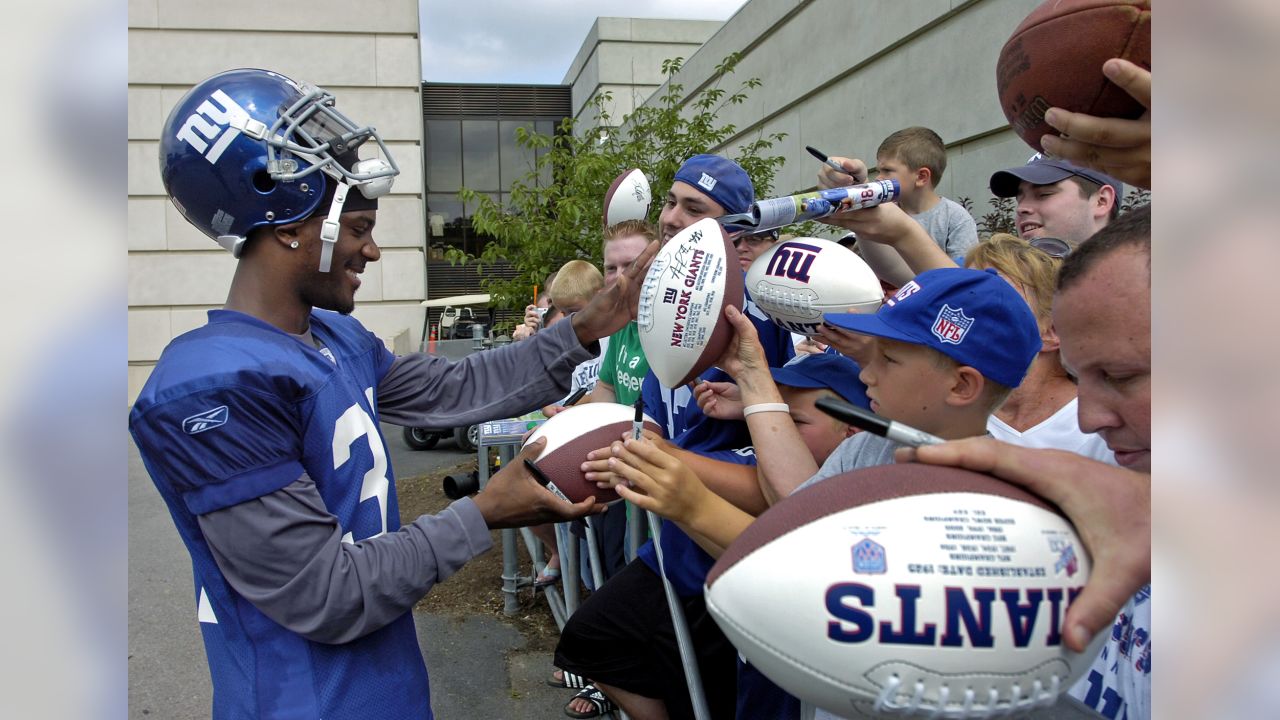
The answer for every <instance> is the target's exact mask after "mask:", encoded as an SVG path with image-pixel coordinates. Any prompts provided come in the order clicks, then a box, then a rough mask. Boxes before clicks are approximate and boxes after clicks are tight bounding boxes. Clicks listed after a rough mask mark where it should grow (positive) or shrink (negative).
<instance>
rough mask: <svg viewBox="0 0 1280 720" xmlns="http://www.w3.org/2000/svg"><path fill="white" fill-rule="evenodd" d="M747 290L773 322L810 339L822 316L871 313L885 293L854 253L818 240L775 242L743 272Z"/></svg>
mask: <svg viewBox="0 0 1280 720" xmlns="http://www.w3.org/2000/svg"><path fill="white" fill-rule="evenodd" d="M747 292H749V293H751V299H752V300H754V301H755V303H756V305H757V306H758V307H759V308H760V309H761V310H763V311H764V313H765V314H766V315H768V316H769V319H770V320H772V321H773V322H774V323H776V324H778V325H781V326H782V327H784V328H786V329H787V330H790V331H791V332H794V333H800V334H802V335H809V336H813V335H816V334H817V333H818V327H819V326H821V325H822V315H823V313H840V312H861V313H873V312H875V311H876V310H878V309H879V308H880V303H881V301H883V299H884V290H883V289H882V288H881V287H880V280H879V278H877V277H876V274H875V273H874V272H873V271H872V270H871V268H870V267H869V266H868V265H867V263H866V262H865V261H864V260H863V259H862V258H860V257H858V255H857V253H855V252H853V251H852V250H850V249H848V248H846V247H844V246H843V245H841V244H840V243H837V242H835V241H832V240H824V239H822V238H811V237H799V238H793V239H791V240H786V241H784V242H780V243H777V244H775V245H774V246H773V247H771V248H769V249H768V250H766V251H765V252H764V254H762V255H761V256H760V257H758V258H756V260H755V262H753V263H751V267H750V268H749V269H748V270H747Z"/></svg>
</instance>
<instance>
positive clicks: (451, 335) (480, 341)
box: [404, 293, 492, 452]
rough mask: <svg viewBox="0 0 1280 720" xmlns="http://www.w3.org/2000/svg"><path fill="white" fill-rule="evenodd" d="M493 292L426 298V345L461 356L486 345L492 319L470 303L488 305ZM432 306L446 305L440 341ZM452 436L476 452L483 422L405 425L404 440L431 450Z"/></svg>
mask: <svg viewBox="0 0 1280 720" xmlns="http://www.w3.org/2000/svg"><path fill="white" fill-rule="evenodd" d="M488 303H489V294H488V293H481V294H475V295H452V296H450V297H444V298H437V299H435V300H424V301H422V306H423V307H424V308H428V312H427V313H426V314H425V315H424V316H423V320H422V322H423V325H422V337H423V345H424V347H423V348H422V349H423V350H424V351H425V352H430V353H431V354H433V355H439V356H441V357H447V358H449V359H450V360H460V359H462V358H464V357H466V356H467V355H470V354H471V353H473V352H477V351H480V350H483V349H484V348H485V346H486V345H485V340H486V338H487V337H488V332H489V327H490V325H491V324H492V323H491V322H486V321H485V320H483V319H481V318H479V317H478V316H477V315H476V313H475V311H474V310H473V309H472V308H470V307H467V306H469V305H488ZM430 308H443V310H442V311H441V313H440V326H439V332H438V336H439V342H436V341H428V338H430V333H429V332H428V330H429V323H430V320H429V318H430ZM428 342H430V344H428ZM445 437H451V438H453V442H454V444H455V445H457V446H458V449H459V450H462V451H463V452H475V449H476V443H477V442H478V441H479V439H480V429H479V425H468V426H466V427H457V428H430V427H407V428H405V429H404V443H405V445H408V446H409V447H410V449H413V450H430V449H432V448H434V447H435V446H436V444H437V443H439V442H440V439H441V438H445Z"/></svg>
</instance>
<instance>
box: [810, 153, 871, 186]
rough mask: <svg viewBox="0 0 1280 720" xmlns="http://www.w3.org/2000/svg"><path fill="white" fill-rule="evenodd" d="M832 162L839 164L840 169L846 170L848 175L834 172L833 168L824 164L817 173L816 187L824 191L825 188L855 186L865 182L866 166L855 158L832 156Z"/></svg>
mask: <svg viewBox="0 0 1280 720" xmlns="http://www.w3.org/2000/svg"><path fill="white" fill-rule="evenodd" d="M831 160H832V161H833V162H836V163H839V165H840V167H843V168H844V169H845V170H848V171H849V172H848V173H842V172H836V170H835V168H833V167H830V166H829V165H827V164H826V163H823V164H822V169H821V170H819V171H818V187H819V188H822V189H823V190H826V189H827V188H836V187H845V186H847V185H857V184H859V183H864V182H866V181H867V164H866V163H864V162H862V161H861V160H859V159H857V158H846V157H835V156H832V158H831Z"/></svg>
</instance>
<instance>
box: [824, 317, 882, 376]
mask: <svg viewBox="0 0 1280 720" xmlns="http://www.w3.org/2000/svg"><path fill="white" fill-rule="evenodd" d="M818 337H820V338H822V339H823V340H824V341H825V342H826V343H827V344H828V345H830V346H831V347H833V348H835V349H836V351H837V352H839V353H840V354H841V355H844V356H845V357H847V358H850V359H851V360H853V361H854V362H856V363H858V366H859V367H866V366H867V363H869V362H871V359H872V355H874V354H875V351H876V339H875V337H874V336H872V335H863V334H862V333H856V332H854V331H852V330H845V329H844V328H840V327H836V326H834V325H828V324H826V323H823V324H822V325H819V326H818Z"/></svg>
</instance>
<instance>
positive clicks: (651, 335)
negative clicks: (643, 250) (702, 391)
mask: <svg viewBox="0 0 1280 720" xmlns="http://www.w3.org/2000/svg"><path fill="white" fill-rule="evenodd" d="M730 258H732V261H730ZM730 305H732V306H734V307H736V308H738V309H739V310H741V309H742V270H741V269H740V266H739V265H738V254H737V252H736V251H734V249H733V245H732V244H731V243H730V242H729V237H728V236H727V235H726V234H725V232H724V229H723V228H721V227H720V223H718V222H716V221H715V219H714V218H704V219H702V220H699V221H698V222H696V223H694V224H692V225H690V226H689V227H687V228H685V229H684V230H681V231H680V232H679V233H677V234H676V236H675V237H673V238H671V240H669V241H668V242H667V244H666V245H663V246H662V249H661V250H659V251H658V254H657V255H656V256H655V257H654V258H653V264H652V265H650V266H649V273H648V274H647V275H645V278H644V284H643V285H642V286H641V288H640V306H639V308H637V310H636V323H637V325H638V326H639V329H640V346H641V347H642V348H644V354H645V358H646V359H648V361H649V369H650V370H652V371H653V374H654V375H657V376H658V381H659V382H661V383H662V384H663V385H665V386H666V387H669V388H676V387H680V386H681V385H684V384H685V383H687V382H689V381H690V380H693V379H694V378H695V377H697V376H698V373H700V372H702V371H703V370H706V369H707V368H709V367H711V366H712V365H714V364H715V362H716V360H717V359H719V357H720V356H721V355H722V354H724V351H725V348H726V347H728V345H729V341H730V340H732V339H733V326H732V325H730V324H729V321H728V320H726V319H725V317H724V309H725V308H726V307H728V306H730Z"/></svg>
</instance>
